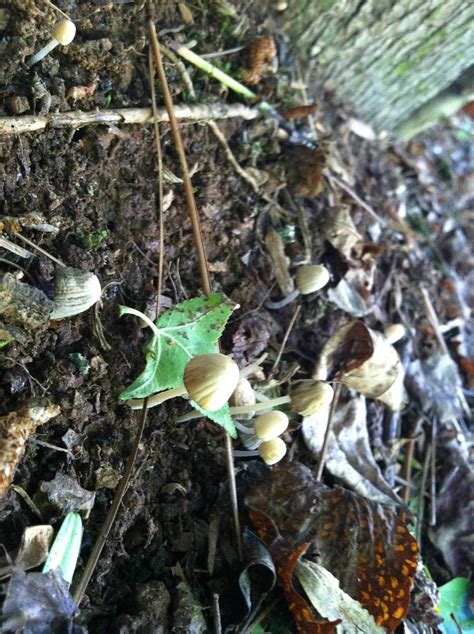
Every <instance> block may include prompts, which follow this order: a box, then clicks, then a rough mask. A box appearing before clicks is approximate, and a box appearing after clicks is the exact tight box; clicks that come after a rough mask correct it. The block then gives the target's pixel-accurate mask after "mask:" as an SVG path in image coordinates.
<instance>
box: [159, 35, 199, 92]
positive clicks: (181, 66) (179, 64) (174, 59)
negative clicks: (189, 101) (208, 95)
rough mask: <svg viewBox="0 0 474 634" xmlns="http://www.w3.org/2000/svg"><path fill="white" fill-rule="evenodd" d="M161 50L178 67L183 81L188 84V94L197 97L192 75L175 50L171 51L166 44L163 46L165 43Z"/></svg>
mask: <svg viewBox="0 0 474 634" xmlns="http://www.w3.org/2000/svg"><path fill="white" fill-rule="evenodd" d="M161 52H162V53H163V55H165V56H166V57H167V58H168V59H169V60H170V61H171V62H173V64H174V65H175V66H176V68H177V69H178V71H179V73H180V75H181V79H182V82H183V84H184V85H185V86H186V90H187V91H188V95H189V96H190V97H192V98H193V99H195V98H196V93H195V91H194V86H193V82H192V81H191V77H190V76H189V73H188V71H187V70H186V66H185V65H184V64H183V62H182V61H181V60H180V59H179V57H176V55H175V54H174V53H173V51H170V49H169V48H167V47H166V46H163V44H162V45H161Z"/></svg>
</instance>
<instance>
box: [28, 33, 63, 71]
mask: <svg viewBox="0 0 474 634" xmlns="http://www.w3.org/2000/svg"><path fill="white" fill-rule="evenodd" d="M58 44H59V42H58V40H55V39H52V40H51V42H48V44H46V46H43V48H42V49H41V50H40V51H38V52H37V53H36V54H35V55H33V57H30V59H29V60H28V61H27V62H26V65H27V66H28V68H29V67H30V66H33V64H36V63H37V62H40V61H41V60H42V59H43V57H46V55H48V53H51V51H52V50H53V49H55V48H56V46H57V45H58Z"/></svg>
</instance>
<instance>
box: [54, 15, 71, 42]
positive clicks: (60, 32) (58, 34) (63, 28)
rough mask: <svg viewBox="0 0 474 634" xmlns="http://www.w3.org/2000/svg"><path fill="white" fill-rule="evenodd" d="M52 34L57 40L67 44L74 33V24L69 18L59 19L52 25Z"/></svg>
mask: <svg viewBox="0 0 474 634" xmlns="http://www.w3.org/2000/svg"><path fill="white" fill-rule="evenodd" d="M52 35H53V37H54V39H55V40H56V41H57V42H59V43H60V44H62V45H63V46H67V45H68V44H70V43H71V42H72V41H73V39H74V37H75V35H76V25H75V24H74V22H71V20H61V21H60V22H58V23H57V24H55V25H54V26H53V31H52Z"/></svg>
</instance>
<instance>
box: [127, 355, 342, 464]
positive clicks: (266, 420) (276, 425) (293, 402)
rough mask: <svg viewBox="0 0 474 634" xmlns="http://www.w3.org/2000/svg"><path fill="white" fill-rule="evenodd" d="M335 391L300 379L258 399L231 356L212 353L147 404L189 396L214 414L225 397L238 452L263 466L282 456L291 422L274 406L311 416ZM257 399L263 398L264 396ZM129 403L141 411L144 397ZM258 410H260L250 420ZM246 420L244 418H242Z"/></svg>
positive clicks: (201, 357) (191, 364) (188, 367)
mask: <svg viewBox="0 0 474 634" xmlns="http://www.w3.org/2000/svg"><path fill="white" fill-rule="evenodd" d="M242 374H244V376H242ZM333 395H334V393H333V389H332V387H331V386H330V385H329V384H328V383H325V382H324V381H314V380H307V381H299V382H298V383H297V384H296V385H295V386H294V387H292V389H291V390H290V393H289V394H288V395H285V396H280V397H278V398H275V399H271V400H269V399H266V400H260V401H259V402H257V395H256V393H255V391H254V390H253V388H252V386H251V385H250V383H249V381H248V380H247V379H246V378H245V369H244V370H243V371H242V372H240V371H239V367H238V365H237V364H236V363H235V361H233V360H232V359H231V358H230V357H228V356H226V355H224V354H219V353H212V354H202V355H198V356H196V357H193V358H192V359H191V360H190V361H189V363H188V364H187V365H186V367H185V369H184V377H183V385H180V386H178V387H176V388H172V389H169V390H165V391H163V392H160V393H159V394H155V395H154V396H151V397H150V398H149V399H148V404H147V406H148V407H155V406H156V405H159V404H160V403H164V402H165V401H167V400H169V399H171V398H175V397H177V396H185V397H186V396H188V397H189V398H191V399H192V400H193V401H194V402H195V403H196V404H197V405H199V407H201V408H202V409H204V410H206V411H208V412H215V411H217V410H219V409H220V408H221V407H223V406H224V405H225V404H226V403H227V402H228V401H229V404H230V413H231V414H232V415H233V416H234V417H237V418H238V419H239V420H237V421H235V426H236V427H237V429H238V430H239V431H240V433H241V439H242V442H243V443H244V445H245V446H246V448H247V450H248V451H247V452H240V454H241V455H242V454H243V455H254V453H253V452H255V453H256V454H259V455H260V456H261V458H262V459H263V460H264V461H265V462H266V463H267V464H269V465H272V464H276V463H277V462H279V461H280V460H281V459H282V458H283V457H284V455H285V454H286V445H285V442H284V441H283V439H282V438H281V435H282V434H283V433H284V432H285V431H286V430H287V428H288V423H289V421H288V416H287V415H286V414H285V413H284V412H282V411H279V410H275V409H273V408H274V407H278V406H280V405H284V404H289V406H290V407H291V409H292V410H293V411H294V412H296V413H298V414H301V415H302V416H311V415H312V414H314V413H315V412H317V411H318V410H319V409H322V408H323V407H327V406H329V404H330V403H331V401H332V399H333ZM259 397H260V399H264V398H265V397H264V395H263V394H260V395H259ZM128 404H129V405H130V406H131V407H132V409H142V407H143V406H144V401H143V399H134V400H131V401H129V402H128ZM257 411H262V412H263V413H262V414H261V415H259V416H257V417H256V418H255V419H253V417H254V416H255V413H256V412H257ZM248 419H252V420H251V421H250V420H248ZM245 420H248V422H244V421H245ZM255 450H257V451H255ZM236 455H238V452H236Z"/></svg>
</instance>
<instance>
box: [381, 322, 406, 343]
mask: <svg viewBox="0 0 474 634" xmlns="http://www.w3.org/2000/svg"><path fill="white" fill-rule="evenodd" d="M383 333H384V335H385V338H386V339H387V340H388V342H389V343H396V342H397V341H400V339H403V337H404V336H405V335H406V329H405V326H404V325H403V324H389V325H388V326H385V328H384V329H383Z"/></svg>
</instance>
